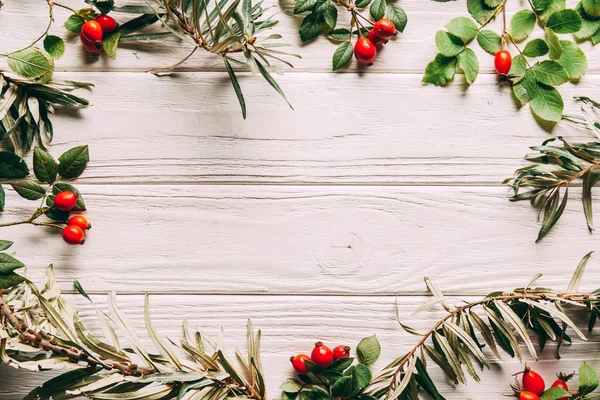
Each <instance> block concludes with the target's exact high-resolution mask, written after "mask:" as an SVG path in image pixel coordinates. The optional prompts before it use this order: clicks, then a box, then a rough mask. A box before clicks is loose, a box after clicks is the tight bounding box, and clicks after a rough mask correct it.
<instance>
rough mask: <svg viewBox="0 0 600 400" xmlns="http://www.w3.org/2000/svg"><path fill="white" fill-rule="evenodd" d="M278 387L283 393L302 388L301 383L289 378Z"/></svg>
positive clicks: (296, 391) (293, 391)
mask: <svg viewBox="0 0 600 400" xmlns="http://www.w3.org/2000/svg"><path fill="white" fill-rule="evenodd" d="M279 389H281V390H282V391H284V392H285V393H298V392H299V391H300V389H302V384H301V383H300V382H298V381H297V380H295V379H292V378H289V379H287V380H286V381H285V382H283V383H282V384H281V386H279Z"/></svg>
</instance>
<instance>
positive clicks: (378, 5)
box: [369, 0, 387, 21]
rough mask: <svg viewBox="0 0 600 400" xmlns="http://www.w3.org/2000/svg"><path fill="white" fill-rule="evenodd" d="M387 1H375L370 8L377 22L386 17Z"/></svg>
mask: <svg viewBox="0 0 600 400" xmlns="http://www.w3.org/2000/svg"><path fill="white" fill-rule="evenodd" d="M386 4H387V3H386V1H385V0H373V2H372V3H371V7H370V8H369V12H370V13H371V16H372V17H373V19H374V20H375V21H377V20H380V19H381V18H383V17H384V16H385V7H386Z"/></svg>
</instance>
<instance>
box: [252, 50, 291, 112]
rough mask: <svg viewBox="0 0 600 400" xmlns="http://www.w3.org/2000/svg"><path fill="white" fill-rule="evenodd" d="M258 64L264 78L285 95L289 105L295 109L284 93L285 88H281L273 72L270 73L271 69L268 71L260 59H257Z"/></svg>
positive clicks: (281, 94) (282, 95)
mask: <svg viewBox="0 0 600 400" xmlns="http://www.w3.org/2000/svg"><path fill="white" fill-rule="evenodd" d="M256 65H257V66H258V72H260V74H261V75H262V76H263V78H265V80H266V81H267V82H268V83H269V85H271V87H272V88H273V89H275V91H276V92H277V93H279V95H280V96H281V97H283V99H284V100H285V101H286V102H287V103H288V106H290V108H291V109H292V110H293V109H294V107H292V105H291V104H290V102H289V101H288V99H287V98H286V97H285V94H284V93H283V90H281V87H279V84H278V83H277V82H276V81H275V79H273V77H272V76H271V74H269V71H267V70H266V68H265V67H264V66H263V65H262V63H261V62H260V61H258V60H256Z"/></svg>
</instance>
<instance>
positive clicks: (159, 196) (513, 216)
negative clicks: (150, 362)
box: [0, 184, 600, 295]
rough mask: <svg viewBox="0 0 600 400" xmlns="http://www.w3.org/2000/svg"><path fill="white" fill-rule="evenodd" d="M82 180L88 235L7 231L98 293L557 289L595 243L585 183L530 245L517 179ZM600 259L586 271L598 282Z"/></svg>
mask: <svg viewBox="0 0 600 400" xmlns="http://www.w3.org/2000/svg"><path fill="white" fill-rule="evenodd" d="M79 188H80V190H81V192H82V193H83V194H84V198H85V201H86V204H87V206H88V208H89V212H88V217H89V219H90V221H91V222H92V225H93V228H92V230H91V231H90V232H89V234H88V238H87V239H88V240H87V242H86V244H85V245H83V246H72V245H67V244H65V243H63V242H62V239H61V237H60V234H59V232H58V231H57V232H56V234H52V233H54V232H55V231H54V230H53V228H40V227H34V226H30V225H18V226H14V227H9V228H3V230H2V231H1V233H0V234H1V235H2V238H3V239H9V240H12V241H14V242H15V247H14V250H15V251H16V253H17V256H18V257H19V258H20V259H21V260H22V261H23V262H25V264H26V265H28V266H29V267H31V269H32V272H33V274H34V276H35V277H38V278H39V274H41V273H42V267H43V266H44V265H47V264H48V263H51V262H52V263H54V265H55V267H56V269H57V271H58V272H57V275H58V278H59V280H60V281H61V283H62V286H63V288H65V289H73V286H72V281H73V280H74V279H79V280H81V282H82V283H83V284H84V285H85V286H86V287H87V288H88V290H92V291H96V290H101V291H106V290H117V291H123V292H135V293H140V292H145V291H158V292H162V293H178V292H179V293H181V292H192V293H234V294H237V293H249V294H258V293H269V294H273V293H285V294H291V293H315V294H348V295H358V294H373V295H382V294H390V295H393V294H396V293H402V294H410V293H413V294H414V293H424V292H425V285H424V284H423V277H424V276H429V277H431V278H432V279H435V280H436V281H437V282H438V283H439V285H440V287H441V288H443V289H444V290H446V291H448V292H451V293H461V294H473V293H481V294H486V293H489V292H490V291H491V290H494V289H499V288H498V285H502V287H501V289H506V290H510V289H513V288H515V287H521V286H522V285H524V284H526V283H527V282H528V281H529V279H530V278H531V277H532V276H533V275H535V274H536V273H538V272H541V273H544V274H545V275H546V276H547V278H546V282H547V284H548V285H550V286H551V287H556V288H558V289H560V288H564V287H566V286H567V284H568V282H569V279H570V276H571V273H572V271H574V269H575V266H576V265H577V263H578V262H579V260H580V259H581V257H583V255H584V254H586V253H587V252H589V251H590V250H598V236H597V235H598V233H596V234H589V233H588V232H587V227H586V226H585V219H584V216H583V211H582V209H581V202H580V199H579V195H580V194H579V190H578V189H574V190H572V192H571V193H570V201H569V205H568V207H567V209H566V211H565V215H564V216H563V217H562V219H561V220H560V222H559V223H558V225H557V226H556V228H555V229H554V230H553V231H552V232H551V233H550V234H549V236H548V237H546V238H545V239H544V240H543V241H542V242H541V243H540V244H537V245H535V244H534V239H535V238H536V236H537V231H538V229H539V224H538V222H536V215H537V213H536V212H535V211H534V210H533V209H531V206H530V205H529V204H528V203H526V202H522V203H518V204H513V203H510V202H509V201H508V198H507V197H508V196H509V194H510V190H509V189H508V188H496V187H487V188H485V187H484V188H481V187H446V188H440V187H385V186H373V187H368V186H362V187H321V186H243V185H242V186H236V185H229V186H223V185H221V186H212V185H168V184H165V185H148V186H145V185H80V186H79ZM36 205H37V204H36V203H35V202H28V201H25V200H18V199H17V195H16V194H15V193H14V192H12V191H10V192H9V193H8V195H7V206H6V210H7V211H5V212H4V214H3V215H2V217H1V219H0V222H2V223H4V222H9V221H16V220H20V219H21V220H22V219H25V218H26V217H27V216H28V215H29V214H30V213H31V212H32V211H33V209H34V208H35V206H36ZM595 207H596V209H598V207H600V202H598V201H597V202H596V204H595ZM44 229H48V232H43V230H44ZM565 246H568V251H566V248H565ZM598 262H599V261H598V260H596V259H595V258H592V261H591V262H590V263H591V266H590V267H589V268H588V271H587V273H586V276H587V282H589V283H590V285H591V286H594V282H596V283H597V282H599V279H600V269H598V268H596V267H594V266H595V265H598ZM596 286H598V285H597V284H596ZM591 289H595V287H593V288H591Z"/></svg>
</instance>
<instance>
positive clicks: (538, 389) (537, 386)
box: [523, 367, 546, 396]
mask: <svg viewBox="0 0 600 400" xmlns="http://www.w3.org/2000/svg"><path fill="white" fill-rule="evenodd" d="M544 389H546V383H545V382H544V378H542V377H541V376H540V374H538V373H537V372H535V371H532V370H530V369H529V368H527V367H525V370H524V371H523V390H524V391H526V392H531V393H535V394H537V395H538V396H540V395H541V394H542V393H544Z"/></svg>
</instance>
